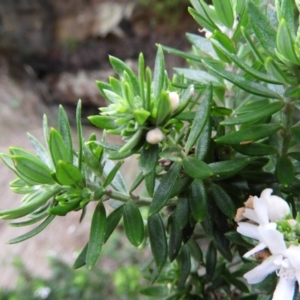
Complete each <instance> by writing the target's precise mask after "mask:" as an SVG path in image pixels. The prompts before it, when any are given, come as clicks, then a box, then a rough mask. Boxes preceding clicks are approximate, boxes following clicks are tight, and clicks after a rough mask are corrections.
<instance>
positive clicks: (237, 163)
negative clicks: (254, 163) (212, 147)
mask: <svg viewBox="0 0 300 300" xmlns="http://www.w3.org/2000/svg"><path fill="white" fill-rule="evenodd" d="M249 162H250V159H249V158H233V159H231V160H225V161H218V162H214V163H211V164H209V165H208V166H209V167H210V169H211V170H212V172H213V174H214V177H215V178H216V179H218V180H220V179H222V180H223V179H227V178H230V177H232V176H234V175H236V174H237V173H239V172H240V171H241V170H242V169H244V168H245V167H246V166H247V165H248V163H249Z"/></svg>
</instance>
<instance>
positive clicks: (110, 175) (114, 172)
mask: <svg viewBox="0 0 300 300" xmlns="http://www.w3.org/2000/svg"><path fill="white" fill-rule="evenodd" d="M123 163H124V161H122V160H121V161H119V162H117V163H116V164H115V166H114V167H113V168H112V169H111V171H110V172H109V173H108V174H107V176H106V178H105V180H104V182H103V184H102V185H103V187H107V186H108V185H110V184H111V182H112V181H113V180H114V178H115V176H116V175H117V173H118V172H119V170H120V168H121V166H122V165H123Z"/></svg>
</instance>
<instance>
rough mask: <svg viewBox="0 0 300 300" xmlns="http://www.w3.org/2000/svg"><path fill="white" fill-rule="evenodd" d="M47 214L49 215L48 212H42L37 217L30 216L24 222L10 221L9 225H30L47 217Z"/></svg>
mask: <svg viewBox="0 0 300 300" xmlns="http://www.w3.org/2000/svg"><path fill="white" fill-rule="evenodd" d="M47 216H48V213H47V212H44V213H42V214H38V215H37V216H35V217H30V219H29V220H26V221H23V222H12V223H9V225H10V226H12V227H23V226H28V225H32V224H35V223H37V222H39V221H41V220H43V219H45V218H46V217H47Z"/></svg>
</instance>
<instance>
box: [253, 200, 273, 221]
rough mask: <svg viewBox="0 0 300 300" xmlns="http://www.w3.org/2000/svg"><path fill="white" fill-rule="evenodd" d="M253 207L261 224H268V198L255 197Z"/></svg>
mask: <svg viewBox="0 0 300 300" xmlns="http://www.w3.org/2000/svg"><path fill="white" fill-rule="evenodd" d="M253 207H254V211H255V213H256V216H257V218H258V223H259V224H268V223H269V216H268V205H267V202H266V200H264V199H263V198H257V197H253Z"/></svg>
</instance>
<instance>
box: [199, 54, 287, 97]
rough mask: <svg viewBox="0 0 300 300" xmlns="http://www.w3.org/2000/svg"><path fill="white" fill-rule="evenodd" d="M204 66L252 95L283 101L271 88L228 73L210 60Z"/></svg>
mask: <svg viewBox="0 0 300 300" xmlns="http://www.w3.org/2000/svg"><path fill="white" fill-rule="evenodd" d="M203 64H204V65H205V66H206V67H207V68H208V69H210V70H212V71H213V72H215V73H216V74H218V75H220V76H221V77H223V78H224V79H226V80H228V81H230V82H232V83H233V84H235V85H236V86H238V87H239V88H241V89H242V90H245V91H247V92H249V93H250V94H254V95H258V96H262V97H268V98H276V99H281V98H282V97H281V96H280V95H279V94H277V93H276V92H274V91H273V90H270V89H269V88H267V87H265V86H264V85H261V84H259V83H257V82H254V81H251V80H248V79H245V78H244V77H243V76H240V75H237V74H235V73H232V72H229V71H226V70H224V69H221V68H219V67H217V66H216V65H214V64H212V63H210V62H208V60H206V59H203Z"/></svg>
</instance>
